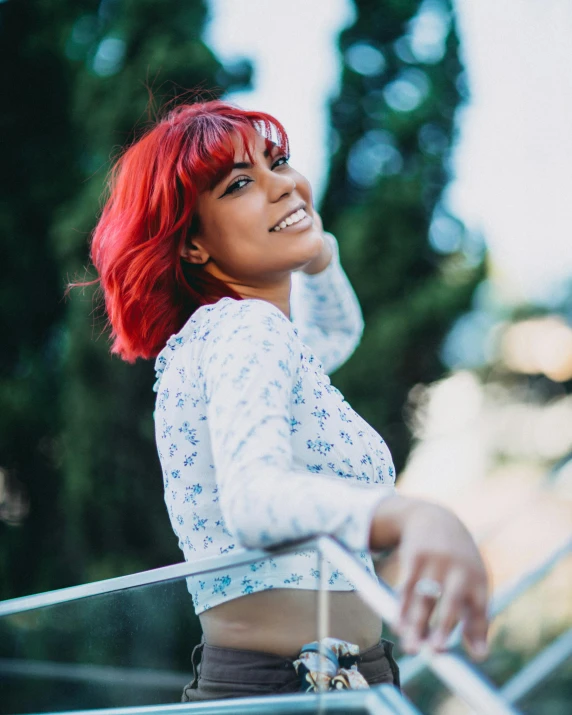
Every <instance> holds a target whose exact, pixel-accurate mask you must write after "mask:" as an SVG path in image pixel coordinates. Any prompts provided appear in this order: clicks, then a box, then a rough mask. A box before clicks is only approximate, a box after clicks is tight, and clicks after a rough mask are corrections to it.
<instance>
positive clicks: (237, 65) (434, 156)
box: [0, 0, 572, 715]
mask: <svg viewBox="0 0 572 715" xmlns="http://www.w3.org/2000/svg"><path fill="white" fill-rule="evenodd" d="M571 36H572V4H571V3H570V2H569V0H544V2H542V3H539V2H535V0H507V1H506V2H503V3H495V2H494V0H481V2H479V3H469V2H466V1H464V0H457V1H456V2H451V0H378V1H377V2H368V1H366V0H330V1H328V0H313V1H312V2H307V1H306V0H289V2H288V3H269V2H264V1H263V0H210V1H207V0H177V2H175V1H174V0H162V2H158V1H157V0H137V1H136V0H74V2H71V0H50V2H45V1H40V0H36V1H35V2H31V1H27V0H4V1H3V2H0V53H1V62H0V67H1V68H2V69H1V71H2V73H3V82H2V90H3V91H2V109H1V111H0V122H1V127H2V131H1V134H0V136H1V141H2V165H3V171H2V172H1V174H0V182H1V191H0V270H1V271H2V280H1V282H0V298H1V299H0V326H1V335H2V347H1V350H0V600H1V599H6V598H12V597H16V596H22V595H27V594H31V593H36V592H40V591H45V590H51V589H56V588H60V587H64V586H69V585H75V584H79V583H84V582H88V581H94V580H98V579H104V578H108V577H113V576H119V575H123V574H127V573H132V572H135V571H140V570H144V569H150V568H155V567H158V566H163V565H166V564H171V563H176V562H179V561H181V559H182V554H181V552H180V550H179V548H178V546H177V541H176V538H175V536H174V534H173V532H172V530H171V527H170V524H169V521H168V516H167V512H166V509H165V506H164V502H163V485H162V478H161V471H160V468H159V463H158V460H157V457H156V452H155V446H154V432H153V429H154V428H153V418H152V412H153V403H154V393H153V392H152V390H151V387H152V384H153V381H154V372H153V364H152V362H147V363H145V362H141V361H139V362H138V363H137V364H135V365H126V364H123V363H121V361H120V360H119V359H117V358H112V357H110V355H109V341H108V337H107V334H106V330H105V319H104V316H103V314H102V311H101V308H100V307H99V302H98V299H97V295H95V293H94V291H93V290H89V289H86V290H84V291H81V290H76V291H74V292H73V293H72V295H71V297H70V298H69V299H65V298H64V291H65V286H66V282H67V281H68V280H69V279H73V278H76V277H80V278H81V277H83V276H84V275H86V271H87V275H93V272H92V271H91V272H90V267H89V258H88V245H89V236H90V232H91V230H92V228H93V226H94V223H95V221H96V218H97V216H98V212H99V211H100V209H101V198H100V197H101V194H102V191H103V188H104V184H105V178H106V174H107V171H108V169H109V166H110V162H111V161H112V159H113V158H114V157H115V156H117V154H118V152H119V151H120V150H121V147H123V146H125V145H126V144H127V143H129V142H130V141H132V140H133V139H134V137H135V136H137V135H138V134H139V133H140V132H141V131H143V130H144V129H145V127H146V126H148V123H149V122H150V121H152V120H153V118H154V117H155V116H156V114H157V112H158V111H159V110H160V108H161V106H162V105H163V104H164V103H165V102H167V101H172V100H173V99H174V98H176V97H180V98H183V97H184V96H185V95H184V93H185V92H186V91H187V90H194V91H197V90H198V91H200V92H202V93H203V98H204V99H208V98H213V97H222V98H226V99H229V100H230V101H233V102H235V103H237V104H239V105H240V106H242V107H245V108H253V109H260V110H263V111H267V112H269V113H271V114H274V115H275V116H276V117H277V118H278V119H279V120H280V121H281V122H282V123H283V124H284V126H285V128H286V130H287V132H288V133H289V137H290V143H291V149H292V158H291V163H292V164H293V165H294V166H295V167H296V168H297V169H298V170H299V171H301V172H302V173H303V174H305V175H306V176H307V177H308V178H309V179H310V181H311V183H312V186H313V187H314V197H315V203H316V205H317V207H318V210H319V211H320V213H321V215H322V218H323V221H324V226H325V228H326V230H329V231H331V232H332V233H334V234H335V235H336V237H337V238H338V241H339V243H340V253H341V259H342V263H343V265H344V268H345V270H346V272H347V274H348V276H349V277H350V280H351V281H352V283H353V285H354V287H355V290H356V292H357V294H358V297H359V299H360V302H361V305H362V308H363V311H364V315H365V320H366V330H365V334H364V337H363V340H362V343H361V345H360V346H359V348H358V349H357V351H356V353H355V354H354V356H353V357H352V358H351V359H350V361H349V362H348V363H347V364H346V365H345V366H343V367H342V368H341V369H340V370H339V371H337V372H336V373H335V374H334V375H333V376H332V382H333V383H334V384H335V385H336V386H337V387H338V388H339V389H340V390H341V391H342V393H343V394H344V395H345V396H346V398H347V399H348V401H349V402H350V404H351V405H352V406H353V407H354V408H355V409H356V410H357V411H358V412H359V413H360V414H361V415H362V416H363V417H364V418H365V419H366V420H368V421H369V422H370V423H371V424H372V425H373V426H374V427H375V428H376V429H377V430H378V431H379V432H380V433H381V434H382V435H383V436H384V438H385V439H386V441H387V442H388V444H389V447H390V449H391V451H392V453H393V455H394V460H395V464H396V467H397V473H398V484H399V488H400V489H401V490H402V491H403V492H404V493H409V494H413V495H418V496H425V497H427V498H430V499H432V500H434V501H438V502H440V503H443V504H445V505H448V506H450V507H451V508H453V509H454V510H455V511H456V512H457V513H458V514H459V515H460V516H461V517H462V518H463V519H464V520H465V522H466V523H467V525H468V526H469V528H470V530H471V531H472V533H473V534H474V535H475V538H476V539H477V540H478V542H479V545H480V546H481V548H482V550H483V553H484V554H485V557H486V559H487V563H488V565H489V570H490V573H491V576H492V580H493V587H494V591H495V593H497V594H498V593H510V592H511V589H513V588H514V587H516V586H518V584H519V583H521V584H522V583H523V579H524V582H526V583H529V584H530V585H531V586H530V588H528V589H527V590H524V588H521V589H520V591H522V593H521V595H519V597H518V598H515V599H509V601H507V607H506V608H504V609H503V611H502V613H501V614H500V615H499V616H498V617H497V618H495V619H494V622H493V624H492V628H491V638H492V644H493V652H492V655H491V657H490V658H489V659H488V660H487V661H486V662H485V663H484V664H483V666H482V670H483V671H484V672H485V673H487V675H488V676H489V677H490V678H491V680H492V681H493V682H494V683H495V684H497V685H499V686H502V685H503V684H507V683H508V682H509V680H510V679H511V677H512V676H514V675H515V674H516V673H517V672H518V670H519V669H520V668H521V667H523V666H525V665H526V664H527V663H528V664H532V666H533V667H532V669H531V670H532V671H533V672H534V671H535V672H538V668H541V667H542V663H546V658H545V659H544V661H542V660H541V659H540V660H534V659H535V658H538V657H539V656H541V655H542V654H544V655H546V653H547V652H549V653H553V651H546V650H545V648H546V647H550V644H554V643H555V642H556V643H560V644H561V646H562V643H567V644H568V645H567V646H565V650H564V651H562V647H561V648H560V651H558V652H559V653H560V654H562V653H563V652H564V653H566V652H567V653H571V652H572V648H571V647H570V628H571V627H572V597H571V595H572V559H571V557H570V538H571V535H572V528H571V527H572V240H571V230H570V227H571V225H572V202H571V201H570V200H569V197H570V195H571V192H572V171H571V170H570V162H571V159H572V133H571V132H570V126H572V72H571V66H572V56H571V55H572V49H571V47H572V45H571V44H570V37H571ZM555 555H556V557H555V558H554V559H552V557H553V556H555ZM551 559H552V560H551ZM394 571H395V565H394V564H392V563H391V561H390V562H389V563H388V564H387V565H386V567H385V574H384V575H386V576H387V578H389V579H391V577H392V575H394ZM535 574H536V575H535ZM540 574H542V575H543V578H542V579H540V577H539V575H540ZM527 578H528V581H526V579H527ZM179 586H180V589H179V590H177V587H179ZM159 591H160V589H158V590H157V592H156V593H158V594H159ZM520 591H519V589H518V588H516V590H515V591H514V593H516V592H519V593H520ZM131 598H132V602H131V605H130V606H129V608H127V606H125V609H124V610H122V609H119V608H115V609H114V608H103V607H102V608H100V609H99V611H97V608H95V607H93V609H94V613H93V614H92V617H93V619H95V620H96V621H97V622H98V623H101V624H106V623H107V625H105V628H108V631H105V633H107V634H108V637H107V638H100V642H98V644H97V645H93V642H92V639H91V638H89V637H86V634H85V633H84V632H83V631H82V628H86V627H87V626H86V619H85V618H79V617H72V616H69V617H68V616H65V615H64V616H63V617H62V616H58V615H57V614H54V615H53V619H52V620H50V619H48V618H47V617H46V619H45V620H50V623H49V624H48V625H46V623H45V622H43V624H40V623H39V620H38V619H37V618H32V617H30V618H28V619H25V618H21V619H19V620H18V621H17V622H14V623H11V624H7V625H6V624H4V625H3V624H1V623H0V635H2V634H3V636H4V644H5V649H4V650H2V652H0V678H2V677H3V676H2V672H3V671H2V663H4V666H6V668H8V661H9V659H10V658H11V657H13V656H14V655H17V656H22V655H26V656H27V657H34V658H35V659H38V662H39V661H42V660H43V661H44V662H45V661H54V660H56V661H57V660H61V661H66V662H71V661H74V662H89V663H92V664H98V663H99V664H100V665H102V666H111V665H114V664H115V665H117V664H120V663H123V664H125V663H126V662H129V663H131V664H138V665H140V666H145V667H153V668H159V669H161V668H162V669H166V670H169V671H185V672H187V671H188V670H189V667H190V666H189V655H190V650H191V646H192V644H194V642H198V639H199V637H200V630H199V625H198V620H197V619H196V618H195V617H194V615H193V613H192V604H191V601H190V598H189V597H188V595H187V594H186V592H185V590H184V585H183V584H172V590H170V591H169V593H168V594H167V593H166V592H165V593H162V595H161V594H159V596H157V598H155V597H153V598H151V597H150V596H149V595H148V594H147V597H146V598H143V597H142V598H141V599H139V600H137V598H136V596H135V595H134V596H132V597H131ZM159 604H160V605H159ZM137 609H139V610H137ZM126 612H129V613H130V614H131V617H130V620H129V619H128V620H129V623H130V624H131V625H130V626H129V627H127V626H126V625H125V613H126ZM122 614H123V615H122ZM137 614H138V615H137ZM92 617H91V616H90V619H88V620H90V624H91V627H93V623H94V621H93V620H92ZM106 619H108V621H106ZM40 620H41V619H40ZM120 622H121V623H122V627H121V629H119V623H120ZM63 624H65V626H64V625H63ZM113 624H115V625H116V626H117V631H114V630H113V629H114V625H113ZM137 624H139V625H137ZM141 624H144V626H143V625H141ZM4 627H5V628H6V629H7V630H5V631H2V628H4ZM102 627H104V625H102ZM146 628H147V629H148V630H145V629H146ZM112 632H113V633H115V635H114V636H113V637H112V638H111V637H109V633H112ZM166 633H169V634H170V635H169V638H170V641H169V646H168V647H167V646H165V647H163V648H161V647H157V642H158V639H159V640H160V638H159V635H158V634H162V637H166V636H165V634H166ZM34 634H35V640H34V637H33V636H34ZM100 635H101V634H100ZM30 639H31V640H30ZM566 639H567V640H566ZM111 641H113V643H114V645H113V647H112V646H111ZM0 642H2V638H0ZM24 642H25V643H27V644H28V645H25V646H24V645H22V644H23V643H24ZM6 644H9V645H6ZM18 644H19V645H18ZM30 644H31V645H30ZM64 644H65V646H64ZM18 648H20V650H18ZM146 648H147V649H153V654H152V657H151V656H149V657H147V655H146V650H145V649H146ZM566 648H568V650H567V651H566ZM0 650H1V649H0ZM550 662H553V663H556V664H557V665H556V666H555V667H554V668H553V669H552V672H551V673H550V675H549V676H547V678H545V679H544V681H543V682H542V683H541V684H539V685H538V686H535V687H534V688H531V689H530V692H528V693H527V694H526V695H525V696H523V697H522V699H521V700H520V701H519V702H518V707H519V708H521V709H522V710H523V712H530V713H543V714H545V713H546V714H548V715H560V714H561V713H562V715H564V713H569V712H570V705H569V703H570V701H571V699H572V682H571V681H572V679H571V677H570V676H571V675H572V666H571V664H570V658H569V657H568V658H567V659H565V658H563V657H560V660H558V658H556V660H554V661H550ZM548 670H550V668H549V669H548ZM6 672H8V671H7V670H6V669H4V677H6ZM62 677H63V676H62ZM42 678H44V679H46V678H47V680H44V681H43V680H42ZM79 681H81V678H80V679H79ZM79 681H78V682H79ZM0 682H1V681H0ZM5 682H6V681H5ZM10 682H12V681H10ZM18 682H20V681H18V680H17V678H14V679H13V683H12V685H11V686H10V688H9V689H8V690H6V691H5V692H6V693H8V695H6V697H5V698H4V699H3V700H2V702H3V703H4V705H0V712H15V711H16V708H17V707H18V708H21V709H18V710H17V711H18V712H25V711H26V709H25V706H24V705H22V702H23V700H22V698H23V697H24V696H23V694H22V693H23V692H24V690H25V691H29V690H30V688H29V683H28V685H27V686H26V687H25V688H23V687H20V686H19V685H18ZM34 682H35V683H37V684H39V683H43V685H42V688H43V692H44V694H45V693H46V692H48V690H49V688H48V689H47V690H46V683H48V682H49V683H51V684H52V685H53V682H54V681H53V680H50V679H49V678H48V676H47V675H46V672H44V674H43V675H41V674H38V675H37V678H36V680H35V681H34ZM37 687H38V688H39V687H40V686H39V685H37ZM77 687H78V688H79V687H80V686H79V685H77ZM86 687H87V686H86ZM19 688H20V689H19ZM33 691H34V689H33V688H32V691H31V692H33ZM78 692H80V693H83V692H84V691H81V688H80V691H78ZM165 692H166V691H165V690H164V689H163V690H162V691H161V689H160V688H159V690H158V691H157V693H155V694H153V693H152V692H151V690H150V691H149V692H148V693H147V694H146V695H145V697H144V698H143V700H141V702H147V703H151V702H165V701H169V697H166V695H165ZM406 692H408V694H409V695H411V697H412V698H413V699H414V701H415V702H416V703H417V704H418V706H419V707H420V708H421V709H422V710H423V712H438V713H443V714H444V715H457V714H460V713H464V712H465V710H464V709H463V706H462V705H461V704H460V703H459V702H458V701H456V700H455V699H454V698H452V697H451V696H450V695H449V694H448V693H447V692H446V691H445V690H444V688H443V687H442V686H440V685H439V683H438V682H437V681H436V680H435V679H434V678H432V677H431V676H428V675H426V674H421V675H419V676H418V677H417V678H415V679H414V680H412V681H411V685H410V686H408V687H407V689H406ZM84 694H85V693H84ZM79 697H80V696H79V695H78V698H79ZM81 697H83V695H82V696H81ZM91 697H92V699H91V700H90V702H92V703H93V704H94V706H95V705H102V706H103V705H121V704H134V701H133V699H132V698H133V693H131V695H130V696H129V697H131V700H129V698H127V696H125V697H126V698H127V699H126V700H123V699H121V698H122V697H123V696H120V695H119V694H118V693H115V694H114V695H113V697H112V696H111V695H109V693H108V694H107V695H104V694H103V693H100V694H99V695H94V694H93V693H91ZM98 698H100V699H99V700H98ZM106 698H108V700H106ZM153 698H155V700H154V699H153ZM177 698H178V692H177V689H175V696H174V699H175V700H176V699H177ZM80 700H81V698H80ZM48 702H52V703H53V701H48ZM78 703H79V701H78ZM30 707H32V708H33V707H34V706H33V705H30ZM35 707H36V708H37V707H38V700H37V691H36V696H35ZM62 707H63V706H62ZM76 707H79V704H77V705H76ZM2 708H6V709H2Z"/></svg>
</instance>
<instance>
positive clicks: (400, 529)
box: [370, 494, 489, 660]
mask: <svg viewBox="0 0 572 715" xmlns="http://www.w3.org/2000/svg"><path fill="white" fill-rule="evenodd" d="M391 546H397V547H398V560H399V570H400V578H399V581H400V589H399V590H400V596H401V604H400V605H401V607H400V623H399V626H398V631H399V633H400V635H401V637H402V646H403V648H404V650H405V651H407V652H410V653H415V652H417V651H418V649H419V646H420V645H421V643H422V642H427V643H429V645H430V646H431V647H433V648H434V649H435V650H437V651H441V650H444V648H445V644H446V641H447V639H448V637H449V636H450V634H451V631H452V630H453V628H454V627H455V626H456V625H457V623H458V622H459V621H460V620H461V619H463V620H464V625H463V634H464V640H465V645H466V646H467V648H468V650H469V652H470V653H471V655H472V656H473V658H475V659H476V660H481V659H483V658H484V657H486V655H487V630H488V615H487V605H488V597H489V594H488V590H489V589H488V576H487V572H486V569H485V565H484V563H483V560H482V558H481V555H480V554H479V551H478V549H477V546H476V544H475V542H474V540H473V538H472V537H471V535H470V534H469V532H468V531H467V529H466V528H465V526H464V525H463V524H462V522H461V521H460V520H459V519H458V518H457V517H456V516H455V515H454V514H453V513H452V512H451V511H449V510H448V509H445V508H443V507H441V506H439V505H437V504H432V503H429V502H426V501H423V500H420V499H412V498H409V497H405V496H401V495H397V494H396V495H394V496H392V497H390V498H389V499H386V500H384V501H382V502H380V503H379V504H378V506H377V509H376V511H375V513H374V516H373V520H372V525H371V531H370V548H371V549H372V550H373V551H376V550H382V549H385V548H388V547H391ZM425 578H427V579H431V580H432V581H437V582H438V583H439V584H440V586H441V590H442V595H441V596H440V598H439V600H438V601H436V600H435V599H434V598H433V597H428V596H425V595H420V594H418V593H417V592H416V591H415V584H416V583H417V582H418V581H419V580H420V579H425ZM435 607H437V617H436V618H435V621H434V623H433V626H432V628H431V630H430V629H429V620H430V618H431V616H432V613H433V610H434V609H435Z"/></svg>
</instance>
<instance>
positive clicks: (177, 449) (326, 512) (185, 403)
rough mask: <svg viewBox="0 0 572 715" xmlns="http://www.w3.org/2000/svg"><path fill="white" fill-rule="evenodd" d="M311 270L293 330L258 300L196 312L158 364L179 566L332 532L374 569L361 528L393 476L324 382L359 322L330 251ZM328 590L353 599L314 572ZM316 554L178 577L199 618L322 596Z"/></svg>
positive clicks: (160, 432)
mask: <svg viewBox="0 0 572 715" xmlns="http://www.w3.org/2000/svg"><path fill="white" fill-rule="evenodd" d="M326 236H327V238H328V240H330V241H331V243H332V247H333V248H334V254H333V257H332V260H331V262H330V264H329V265H328V266H327V268H326V269H325V270H324V271H322V272H321V273H319V274H315V275H307V274H304V273H295V274H293V287H292V298H291V311H292V316H293V317H292V320H289V319H288V318H287V317H286V316H285V315H284V314H283V313H282V312H281V311H280V310H279V309H278V308H277V307H276V306H274V305H273V304H271V303H269V302H267V301H265V300H262V299H254V298H249V299H244V300H235V299H233V298H222V299H220V300H219V301H218V302H217V303H215V304H213V305H207V306H202V307H200V308H199V309H198V310H196V311H195V313H193V315H192V316H191V318H189V320H188V321H187V323H186V324H185V325H184V327H183V328H182V329H181V330H180V331H179V333H177V334H176V335H173V336H172V337H171V338H170V339H169V340H168V342H167V345H166V347H165V348H164V349H163V350H162V351H161V353H160V354H159V356H158V357H157V361H156V364H155V368H156V371H157V382H156V384H155V387H154V389H155V391H156V392H157V400H156V406H155V432H156V440H157V449H158V453H159V458H160V461H161V466H162V471H163V481H164V487H165V503H166V505H167V509H168V512H169V517H170V520H171V524H172V527H173V530H174V532H175V534H176V536H177V537H178V540H179V546H180V548H181V549H182V551H183V553H184V556H185V559H186V560H187V561H189V562H193V563H196V564H198V562H199V561H200V560H201V559H204V558H207V557H213V556H216V555H220V554H227V553H230V552H234V551H236V550H238V549H240V548H267V547H271V546H274V545H277V544H280V543H282V542H287V541H291V540H297V539H303V538H306V537H310V536H314V535H317V534H331V535H333V536H335V537H336V538H338V539H339V540H340V542H342V543H343V544H345V545H346V546H347V547H348V548H350V549H352V550H354V551H356V552H357V555H358V556H359V558H360V559H361V560H362V562H363V564H364V566H365V568H366V569H368V570H369V571H370V572H371V573H373V564H372V561H371V556H370V554H369V551H368V541H369V530H370V524H371V519H372V517H373V513H374V511H375V509H376V507H377V504H378V503H379V501H380V499H382V498H384V497H386V496H388V495H389V494H392V493H393V489H394V482H395V472H394V467H393V462H392V459H391V454H390V452H389V449H388V447H387V445H386V443H385V442H384V440H383V439H382V438H381V437H380V435H379V434H378V433H377V432H376V431H375V430H374V429H373V428H372V427H371V426H370V425H369V424H368V423H367V422H365V420H363V419H362V418H361V417H360V416H359V415H358V414H357V413H356V412H355V411H354V410H353V409H352V408H351V407H350V405H349V404H348V403H347V402H346V401H345V400H344V398H343V396H342V394H341V393H340V391H339V390H337V389H336V388H335V387H334V386H333V385H332V384H331V383H330V379H329V377H328V375H327V373H329V372H331V371H333V370H335V369H336V368H337V367H339V366H340V365H341V364H343V363H344V362H345V361H346V360H347V358H348V357H349V356H350V355H351V354H352V353H353V351H354V349H355V347H356V346H357V344H358V342H359V340H360V337H361V334H362V331H363V318H362V314H361V310H360V307H359V303H358V301H357V298H356V296H355V293H354V291H353V289H352V287H351V285H350V283H349V280H348V278H347V276H346V275H345V273H344V271H343V269H342V267H341V265H340V262H339V253H338V247H337V242H336V240H335V238H334V237H333V236H332V234H326ZM323 564H324V566H323V567H324V568H326V569H327V573H326V574H325V577H326V580H327V583H328V584H329V587H330V588H331V589H332V590H354V586H353V584H352V583H351V582H349V581H348V580H347V579H346V578H345V577H344V576H343V575H342V574H341V573H340V572H339V571H338V570H337V569H335V567H333V566H332V565H331V564H329V563H328V562H327V561H324V562H323ZM318 577H319V571H318V561H317V557H316V553H315V552H312V551H297V552H295V553H293V554H289V555H287V556H280V557H272V556H270V555H269V556H268V558H265V559H263V560H261V561H258V562H255V563H252V564H251V565H248V566H242V567H233V568H224V569H221V571H219V572H212V571H211V572H209V573H206V574H204V575H198V576H193V577H190V578H189V579H187V583H188V588H189V591H190V593H191V595H192V598H193V603H194V606H195V611H196V613H201V612H202V611H205V610H206V609H208V608H212V607H213V606H216V605H218V604H220V603H223V602H224V601H228V600H230V599H233V598H237V597H239V596H243V595H246V594H250V593H254V592H256V591H264V590H267V589H271V588H300V589H316V588H318V583H319V581H318Z"/></svg>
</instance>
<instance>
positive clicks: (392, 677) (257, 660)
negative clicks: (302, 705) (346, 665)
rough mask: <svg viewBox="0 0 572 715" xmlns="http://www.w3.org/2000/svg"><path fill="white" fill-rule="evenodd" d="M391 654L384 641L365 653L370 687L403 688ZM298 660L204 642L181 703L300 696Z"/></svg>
mask: <svg viewBox="0 0 572 715" xmlns="http://www.w3.org/2000/svg"><path fill="white" fill-rule="evenodd" d="M201 651H202V658H201V660H200V663H199V664H198V667H197V661H198V656H197V652H198V653H199V655H200V652H201ZM392 652H393V643H392V642H391V641H388V640H385V638H381V640H380V642H379V643H378V644H377V645H374V646H373V647H371V648H368V649H367V650H364V651H362V653H361V662H360V664H359V665H358V669H359V671H360V673H361V674H362V675H363V676H364V678H365V679H366V680H367V682H368V683H369V684H370V685H378V684H380V683H392V684H393V685H395V686H396V687H397V688H399V687H400V684H399V668H398V666H397V663H396V661H395V659H394V657H393V654H392ZM296 657H297V656H295V657H294V658H283V657H282V656H279V655H274V654H272V653H263V652H261V651H253V650H238V649H235V648H218V647H216V646H210V645H207V644H206V643H205V642H204V641H203V642H201V643H200V644H199V645H197V646H195V648H194V650H193V653H192V656H191V663H192V666H193V680H192V682H190V683H189V684H188V685H187V686H185V689H184V690H183V697H182V699H181V702H183V703H188V702H197V701H200V700H215V699H217V700H218V699H219V698H220V699H222V698H245V697H250V696H252V695H278V694H284V693H298V692H300V681H299V679H298V675H297V674H296V671H295V669H294V665H293V661H294V660H296Z"/></svg>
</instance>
